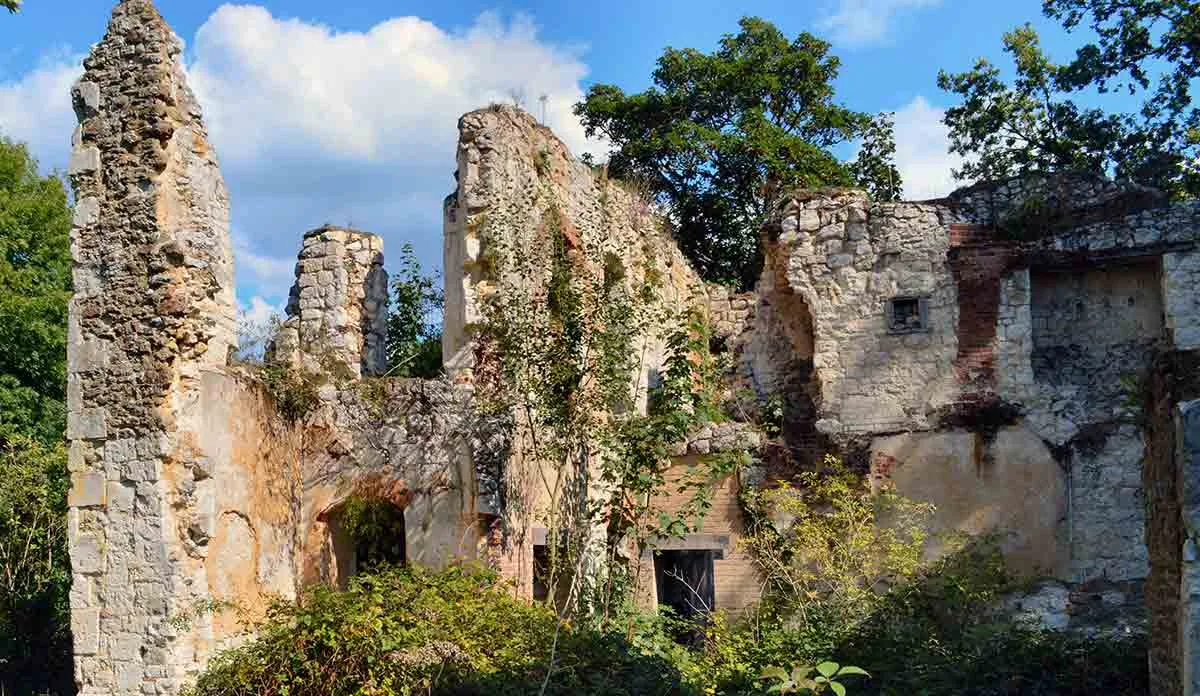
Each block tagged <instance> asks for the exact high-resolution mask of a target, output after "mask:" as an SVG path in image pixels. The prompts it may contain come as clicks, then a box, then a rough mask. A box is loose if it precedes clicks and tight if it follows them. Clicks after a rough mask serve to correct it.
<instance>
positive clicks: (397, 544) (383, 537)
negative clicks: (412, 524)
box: [322, 495, 408, 588]
mask: <svg viewBox="0 0 1200 696" xmlns="http://www.w3.org/2000/svg"><path fill="white" fill-rule="evenodd" d="M324 517H325V521H326V524H327V528H328V533H329V537H328V540H327V541H328V545H327V548H328V550H329V552H330V555H331V556H332V558H329V559H328V561H329V562H328V563H327V564H326V567H327V570H326V572H324V573H322V574H323V575H324V576H325V579H326V581H329V582H330V584H335V585H337V586H339V587H343V588H344V587H346V583H347V582H348V581H349V579H350V578H351V577H353V576H355V575H358V574H360V573H368V572H373V571H376V570H379V569H381V568H384V567H387V566H393V565H400V564H404V563H406V562H407V561H408V549H407V543H406V530H405V526H404V508H402V507H400V506H399V505H397V504H395V503H394V502H392V501H391V500H389V499H387V498H384V497H378V496H363V495H352V496H350V497H349V498H347V499H346V500H344V501H343V502H341V503H340V504H338V505H337V506H336V507H334V508H332V509H331V510H330V511H329V512H328V513H327V514H326V515H324Z"/></svg>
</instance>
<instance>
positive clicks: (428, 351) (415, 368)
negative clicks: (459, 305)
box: [387, 244, 445, 378]
mask: <svg viewBox="0 0 1200 696" xmlns="http://www.w3.org/2000/svg"><path fill="white" fill-rule="evenodd" d="M391 299H392V301H391V306H390V308H389V309H388V339H387V357H388V364H389V365H390V366H391V369H390V370H389V371H388V374H390V375H393V376H396V377H425V378H430V377H436V376H437V375H438V374H439V373H440V372H441V371H442V330H441V326H440V324H439V322H438V319H440V316H439V315H440V314H441V311H442V307H443V305H444V303H445V300H444V298H443V296H442V289H441V283H440V282H439V281H438V279H437V277H435V276H429V275H425V274H424V273H423V272H422V270H421V264H420V262H419V261H417V257H416V255H415V254H414V253H413V248H412V245H411V244H405V245H404V246H403V247H402V248H401V249H400V268H399V271H398V272H397V273H395V274H394V275H393V276H392V298H391Z"/></svg>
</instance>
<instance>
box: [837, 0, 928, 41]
mask: <svg viewBox="0 0 1200 696" xmlns="http://www.w3.org/2000/svg"><path fill="white" fill-rule="evenodd" d="M940 3H941V0H838V4H837V9H836V10H834V12H833V14H832V15H831V16H830V17H827V18H826V19H825V20H824V21H822V22H821V25H820V26H821V28H822V29H824V30H826V31H831V32H833V39H834V41H836V42H838V43H841V44H849V45H852V46H861V45H865V44H870V43H875V42H878V41H881V40H883V39H885V38H886V37H887V35H888V31H889V28H890V24H891V21H892V19H893V18H894V17H895V15H897V14H899V13H901V12H904V11H906V10H915V9H920V8H922V7H932V6H934V5H938V4H940Z"/></svg>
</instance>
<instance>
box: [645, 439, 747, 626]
mask: <svg viewBox="0 0 1200 696" xmlns="http://www.w3.org/2000/svg"><path fill="white" fill-rule="evenodd" d="M675 462H676V463H675V465H674V466H673V467H672V469H671V471H670V472H669V473H668V480H669V481H670V482H671V483H668V485H667V487H666V488H667V490H671V491H674V489H675V487H674V485H673V483H674V482H678V481H680V480H682V479H683V477H684V476H686V474H687V470H688V467H689V466H695V464H696V463H697V461H696V457H695V456H694V455H689V456H686V457H679V458H677V459H676V460H675ZM739 486H740V483H739V480H738V477H737V476H736V475H734V476H728V477H726V478H724V479H722V480H721V481H719V482H717V483H716V484H714V485H713V486H712V488H711V489H710V496H711V497H710V500H711V502H712V508H711V509H710V510H709V511H708V514H707V515H705V517H704V520H703V521H702V523H701V528H700V530H699V533H700V534H704V535H715V536H728V537H729V542H728V545H727V546H726V548H725V549H724V553H723V555H722V557H721V558H720V559H719V560H716V561H714V562H713V574H714V578H713V583H714V588H715V596H716V597H715V598H716V604H717V606H716V607H715V608H716V609H718V610H720V609H727V610H734V611H736V610H740V609H745V608H747V607H750V606H752V605H753V604H754V603H755V602H757V601H758V599H759V594H760V589H761V585H760V578H759V574H758V566H757V565H756V563H755V561H754V558H753V557H752V556H751V555H750V554H749V553H747V552H746V551H744V550H743V549H741V548H740V543H739V540H740V539H741V536H742V534H743V533H744V531H745V528H744V526H743V523H742V507H741V503H739V502H738V491H739ZM690 497H691V492H690V491H688V492H684V493H677V492H672V493H671V494H669V495H664V496H662V497H660V498H657V499H656V500H655V507H656V508H657V509H659V510H661V511H663V512H666V513H674V512H677V511H679V510H681V509H682V508H683V507H684V506H685V505H686V504H687V501H688V499H689V498H690ZM644 563H645V564H646V565H647V566H648V567H646V568H643V572H642V575H641V582H642V588H641V591H640V592H639V595H640V596H641V597H642V598H643V599H644V600H652V598H653V597H654V572H653V566H652V565H651V563H650V561H648V560H647V561H644ZM651 606H653V605H651Z"/></svg>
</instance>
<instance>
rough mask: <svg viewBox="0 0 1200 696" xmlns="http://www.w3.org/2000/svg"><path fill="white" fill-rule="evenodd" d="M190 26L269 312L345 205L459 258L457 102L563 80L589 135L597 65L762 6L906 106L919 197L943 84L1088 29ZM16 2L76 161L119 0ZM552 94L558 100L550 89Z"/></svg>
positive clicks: (394, 245) (418, 13)
mask: <svg viewBox="0 0 1200 696" xmlns="http://www.w3.org/2000/svg"><path fill="white" fill-rule="evenodd" d="M157 4H158V7H159V9H160V11H161V12H162V14H163V15H164V16H165V17H166V19H167V21H168V22H170V23H171V24H172V26H173V27H174V28H175V30H176V32H177V33H178V34H179V35H180V36H181V37H182V38H183V39H184V41H185V42H186V44H187V50H186V56H185V63H186V64H187V67H188V72H189V78H190V80H191V82H192V86H193V88H194V89H195V90H196V92H197V94H198V96H199V97H200V99H201V103H202V104H203V106H204V108H205V114H206V120H207V122H208V125H209V129H210V134H211V136H212V138H213V140H214V143H215V145H216V148H217V152H218V155H219V157H220V158H221V161H222V168H223V171H224V173H225V178H226V181H227V183H228V185H229V189H230V195H231V203H232V207H233V231H234V240H235V247H236V249H237V254H238V255H237V259H236V261H237V263H238V295H239V298H240V301H241V302H242V303H243V305H244V306H245V307H246V308H247V309H250V310H252V311H254V312H255V313H258V314H261V313H262V312H265V311H266V310H267V309H268V308H269V307H272V306H274V307H278V306H280V305H281V304H282V302H283V300H284V299H285V298H286V295H287V290H288V286H289V285H290V283H291V273H292V265H293V260H294V255H295V252H296V251H297V249H298V248H299V243H300V235H301V234H302V233H303V231H304V230H306V229H310V228H312V227H316V226H318V225H321V224H323V223H326V222H332V223H338V224H353V225H355V226H358V227H362V228H364V229H368V230H371V231H374V232H377V233H379V234H381V235H383V237H384V239H385V242H386V245H387V248H388V249H390V250H391V251H392V252H393V255H394V252H395V251H396V250H398V249H399V247H400V246H401V245H402V244H404V243H406V242H408V243H412V244H413V245H414V247H415V248H416V249H417V252H418V256H419V257H420V259H421V260H422V262H423V263H424V264H425V265H426V266H428V267H432V268H440V266H441V258H440V256H441V220H440V218H441V213H440V203H441V199H442V197H443V196H445V195H446V194H447V193H448V192H450V190H451V189H452V187H453V170H454V143H455V139H456V136H457V133H456V120H457V116H458V115H459V114H461V113H462V112H464V111H467V110H470V109H472V108H477V107H481V106H484V105H486V104H487V103H488V102H489V101H493V100H504V99H507V98H508V96H509V95H510V94H512V93H521V94H524V95H525V98H526V99H527V100H528V102H529V103H530V104H534V105H536V100H537V97H538V95H541V94H546V95H548V97H549V102H548V103H549V109H548V115H547V122H548V125H550V126H551V127H552V128H554V130H555V131H556V132H557V133H558V134H559V135H560V136H561V137H562V138H563V139H564V140H565V141H566V142H567V143H568V145H570V146H571V147H572V148H573V149H574V150H576V151H581V150H587V149H593V150H595V151H597V152H599V151H600V150H601V147H602V146H601V145H600V144H597V143H588V142H586V141H585V139H584V137H583V133H582V130H581V129H580V128H579V125H578V123H577V122H575V120H574V118H573V117H572V116H571V114H570V106H571V104H572V103H573V102H574V101H576V100H577V99H578V98H579V96H581V94H582V93H583V91H585V90H586V89H587V87H588V86H589V85H591V84H593V83H595V82H610V83H615V84H617V85H619V86H621V87H622V88H624V89H626V90H639V89H642V88H644V87H646V86H647V84H648V81H649V76H650V73H651V71H652V70H653V68H654V61H655V59H656V58H657V57H658V55H659V54H660V52H661V51H662V49H663V47H664V46H668V45H670V46H675V47H678V48H682V47H695V48H699V49H704V50H707V49H711V48H712V47H713V46H714V45H715V44H716V42H717V41H718V40H719V38H720V36H721V34H723V33H726V32H731V31H736V28H737V20H738V18H739V17H741V16H742V15H748V14H749V15H758V16H761V17H764V18H766V19H768V20H770V21H772V22H775V23H776V24H777V25H778V26H779V27H780V28H781V29H782V30H783V31H784V32H785V33H787V34H789V35H795V34H797V33H799V32H801V31H811V32H813V33H816V34H818V35H820V36H823V37H825V38H827V39H828V40H830V41H831V42H832V43H833V45H834V52H835V53H836V54H837V55H839V56H840V57H841V59H842V73H841V78H840V80H839V83H838V95H839V98H840V99H841V100H842V101H843V102H844V103H845V104H846V105H848V106H850V107H852V108H855V109H859V110H863V111H872V112H876V111H895V112H897V144H898V159H899V164H900V167H901V171H902V174H903V175H904V177H905V181H906V193H907V194H908V196H909V197H911V198H926V197H932V196H935V195H941V194H945V193H948V192H949V191H950V189H951V188H953V182H952V181H951V180H950V177H949V169H950V167H951V166H952V165H953V163H954V160H953V159H952V158H951V157H949V156H948V155H947V154H946V152H945V131H944V128H943V127H942V126H941V125H940V121H939V119H940V116H941V109H942V108H944V107H945V106H947V105H949V104H950V103H952V101H951V100H950V99H949V97H948V96H947V95H945V94H943V93H941V92H940V91H939V90H938V89H937V86H936V84H935V78H936V75H937V71H938V69H939V68H947V69H952V70H963V69H966V68H968V67H969V66H970V65H972V64H973V63H974V61H975V59H976V58H978V57H981V56H988V57H990V58H992V59H993V60H995V61H997V62H1000V63H1001V64H1006V61H1004V60H1003V59H1002V57H1001V56H1000V35H1001V33H1002V32H1003V31H1006V30H1008V29H1010V28H1012V27H1014V26H1017V25H1019V24H1021V23H1023V22H1026V21H1032V22H1033V23H1034V24H1035V26H1037V27H1038V28H1039V29H1040V30H1041V31H1042V35H1043V42H1044V43H1045V45H1046V47H1047V48H1048V50H1049V51H1050V52H1051V54H1052V56H1054V57H1056V58H1059V59H1064V60H1065V59H1066V58H1067V57H1069V55H1070V54H1071V52H1072V51H1073V48H1072V47H1073V46H1075V45H1077V43H1078V37H1071V36H1068V35H1066V34H1065V32H1063V30H1062V29H1061V28H1060V27H1058V26H1057V25H1055V24H1053V23H1051V22H1049V21H1047V20H1045V19H1044V18H1043V17H1042V16H1041V13H1040V10H1041V2H1040V0H1005V1H1003V2H996V1H995V0H812V1H809V2H796V1H794V0H793V1H792V2H778V1H770V2H766V1H764V2H742V3H732V2H718V1H712V0H688V1H683V0H667V1H659V2H626V1H624V0H607V1H606V2H603V3H577V2H561V1H560V2H541V1H526V2H522V1H520V0H517V1H513V0H504V1H502V2H486V1H478V0H472V1H470V2H445V1H441V2H431V1H428V0H420V1H416V2H409V1H403V0H359V1H357V2H342V3H338V2H318V1H317V0H258V2H254V3H242V4H227V3H222V2H217V1H215V0H158V3H157ZM25 5H26V6H25V8H24V10H23V11H22V12H21V13H20V14H18V15H15V16H11V17H0V133H3V134H5V135H7V136H9V137H13V138H16V139H19V140H23V141H26V142H29V143H30V146H31V148H32V149H33V151H34V153H35V154H36V155H37V156H38V158H39V160H40V161H41V162H42V164H43V167H44V168H45V169H47V170H50V169H53V168H61V167H63V166H64V165H65V162H66V157H67V151H68V146H69V140H70V135H71V130H72V128H73V127H74V117H73V115H72V114H71V112H70V105H69V98H68V96H67V90H68V88H69V86H70V83H71V82H72V80H73V79H74V77H75V76H76V75H77V74H78V73H79V72H80V68H79V60H80V59H81V58H82V56H83V55H84V54H86V52H87V50H88V47H89V46H90V45H91V44H92V43H94V42H95V41H97V40H99V38H100V36H101V35H102V34H103V31H104V27H105V25H106V23H107V18H108V13H109V11H110V10H111V7H112V2H109V1H108V0H26V2H25ZM533 110H534V111H537V110H539V109H538V108H534V109H533Z"/></svg>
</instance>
